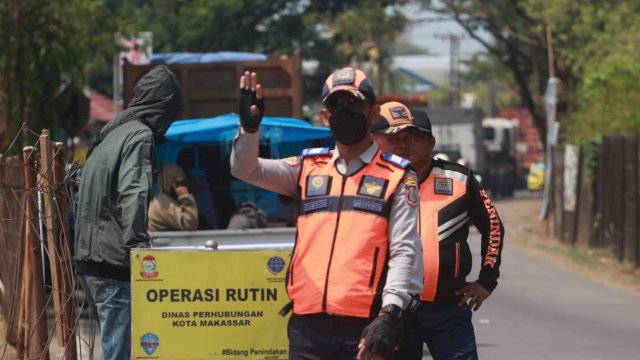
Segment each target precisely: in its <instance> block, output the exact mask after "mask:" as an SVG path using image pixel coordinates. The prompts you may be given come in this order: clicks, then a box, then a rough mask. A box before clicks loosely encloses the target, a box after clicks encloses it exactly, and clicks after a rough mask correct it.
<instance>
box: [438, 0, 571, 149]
mask: <svg viewBox="0 0 640 360" xmlns="http://www.w3.org/2000/svg"><path fill="white" fill-rule="evenodd" d="M432 8H433V9H435V10H436V11H438V12H441V13H444V14H449V15H451V16H452V17H453V18H454V19H455V20H456V21H457V22H458V23H459V24H460V25H461V26H462V27H463V28H464V29H465V30H466V32H467V33H468V34H469V36H471V37H472V38H474V39H475V40H477V41H478V42H480V43H481V44H482V45H483V46H484V47H485V48H486V49H487V51H488V52H489V53H490V54H492V55H493V56H495V58H496V59H499V61H501V62H502V64H503V65H504V66H505V67H506V68H507V69H509V71H510V72H511V74H512V76H513V81H514V82H515V84H516V85H517V89H518V94H519V95H520V99H521V102H522V104H523V106H525V107H527V108H528V109H529V110H530V111H531V113H532V115H533V119H534V124H535V126H536V128H537V129H538V131H539V132H540V134H541V136H542V138H544V137H545V136H546V127H545V122H546V117H545V112H544V103H543V99H542V96H541V95H542V93H543V92H544V89H545V84H546V81H547V78H548V71H547V58H546V47H547V42H546V37H545V32H544V31H543V30H544V29H542V30H541V29H540V28H539V27H538V24H539V23H538V21H537V20H536V19H535V18H533V17H532V16H531V15H530V14H529V13H528V12H527V11H526V8H525V1H518V0H476V1H465V0H443V1H442V6H437V5H436V6H432ZM480 30H483V31H487V32H489V33H490V34H491V35H492V37H493V41H492V42H491V41H487V40H485V39H484V38H483V37H481V36H480V33H479V31H480ZM558 61H560V62H561V61H562V60H561V59H558ZM562 70H565V71H562ZM562 70H560V71H559V72H558V74H557V76H559V77H561V78H562V79H563V80H566V79H567V78H570V77H571V76H572V74H571V73H570V72H569V71H567V69H562ZM567 82H570V81H567Z"/></svg>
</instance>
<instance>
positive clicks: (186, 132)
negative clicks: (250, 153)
mask: <svg viewBox="0 0 640 360" xmlns="http://www.w3.org/2000/svg"><path fill="white" fill-rule="evenodd" d="M239 124H240V119H239V117H238V115H237V114H226V115H220V116H216V117H212V118H205V119H193V120H179V121H176V122H174V123H173V124H172V125H171V127H170V128H169V130H168V131H167V133H166V134H165V137H166V138H167V140H169V141H171V142H178V143H200V144H209V145H221V146H222V148H223V149H225V151H226V150H228V149H230V144H231V141H232V140H233V138H234V137H235V135H236V133H237V132H238V126H239ZM260 144H261V145H264V146H267V147H269V148H270V149H271V156H272V157H273V158H278V157H282V156H291V155H298V154H300V152H301V151H302V149H304V148H307V147H314V146H333V144H334V143H333V140H332V138H331V131H330V130H329V128H324V127H318V126H313V125H311V124H309V123H308V122H306V121H302V120H298V119H294V118H287V117H271V116H265V117H264V118H263V119H262V123H261V124H260Z"/></svg>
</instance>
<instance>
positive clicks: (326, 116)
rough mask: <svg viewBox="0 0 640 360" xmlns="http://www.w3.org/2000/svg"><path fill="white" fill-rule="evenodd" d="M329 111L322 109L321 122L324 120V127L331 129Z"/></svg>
mask: <svg viewBox="0 0 640 360" xmlns="http://www.w3.org/2000/svg"><path fill="white" fill-rule="evenodd" d="M329 116H330V114H329V110H327V109H325V108H322V109H320V120H322V125H324V126H325V127H329Z"/></svg>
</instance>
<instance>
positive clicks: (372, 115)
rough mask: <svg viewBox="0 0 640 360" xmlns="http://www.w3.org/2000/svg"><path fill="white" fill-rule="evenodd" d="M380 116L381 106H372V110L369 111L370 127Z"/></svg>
mask: <svg viewBox="0 0 640 360" xmlns="http://www.w3.org/2000/svg"><path fill="white" fill-rule="evenodd" d="M379 116H380V105H378V104H374V105H371V110H369V125H371V124H373V123H375V122H376V121H377V120H378V117H379Z"/></svg>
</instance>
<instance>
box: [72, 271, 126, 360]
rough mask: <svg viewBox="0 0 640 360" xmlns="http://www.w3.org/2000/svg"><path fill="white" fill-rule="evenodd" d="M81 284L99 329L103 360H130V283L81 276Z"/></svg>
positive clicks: (101, 357)
mask: <svg viewBox="0 0 640 360" xmlns="http://www.w3.org/2000/svg"><path fill="white" fill-rule="evenodd" d="M80 283H81V284H82V287H83V288H84V292H85V296H86V297H87V300H88V302H89V304H90V305H91V306H92V312H93V314H94V316H96V315H97V320H98V325H99V326H100V343H101V344H102V356H100V359H101V360H125V359H129V358H131V283H130V282H129V281H122V280H116V279H111V278H106V277H98V276H91V275H80Z"/></svg>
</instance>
